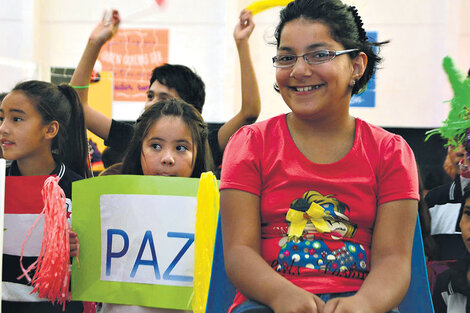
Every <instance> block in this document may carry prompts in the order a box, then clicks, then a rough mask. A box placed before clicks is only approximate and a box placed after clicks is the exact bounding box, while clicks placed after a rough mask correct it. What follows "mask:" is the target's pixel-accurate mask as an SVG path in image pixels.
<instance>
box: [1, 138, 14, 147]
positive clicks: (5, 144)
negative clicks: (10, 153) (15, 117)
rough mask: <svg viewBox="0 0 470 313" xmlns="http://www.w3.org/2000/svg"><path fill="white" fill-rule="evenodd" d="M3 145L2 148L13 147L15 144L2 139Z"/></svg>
mask: <svg viewBox="0 0 470 313" xmlns="http://www.w3.org/2000/svg"><path fill="white" fill-rule="evenodd" d="M1 143H2V146H11V145H12V144H13V142H12V141H9V140H6V139H2V140H1Z"/></svg>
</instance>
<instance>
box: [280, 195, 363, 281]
mask: <svg viewBox="0 0 470 313" xmlns="http://www.w3.org/2000/svg"><path fill="white" fill-rule="evenodd" d="M349 214H350V210H349V207H348V205H347V204H346V203H343V202H341V201H339V200H338V199H336V198H334V197H333V196H331V195H325V196H324V195H322V194H321V193H319V192H316V191H307V192H306V193H304V195H303V196H302V198H299V199H295V200H294V201H293V202H292V203H291V205H290V208H289V210H288V211H287V214H286V221H287V223H288V224H289V230H288V234H287V236H285V237H283V238H282V239H281V240H280V241H279V246H280V247H281V251H280V252H279V255H278V259H277V264H276V266H275V267H274V268H275V270H277V271H278V272H283V273H286V272H287V273H290V274H295V273H300V272H301V271H304V270H307V269H308V270H317V271H321V272H323V273H325V274H332V275H336V276H341V277H349V278H358V279H365V276H366V275H367V254H366V251H365V250H364V247H363V246H362V245H361V244H359V243H355V242H353V241H350V240H351V239H353V238H354V235H355V233H356V231H357V225H355V224H353V223H351V222H350V220H349Z"/></svg>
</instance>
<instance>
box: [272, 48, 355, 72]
mask: <svg viewBox="0 0 470 313" xmlns="http://www.w3.org/2000/svg"><path fill="white" fill-rule="evenodd" d="M356 51H359V50H358V49H348V50H338V51H335V50H318V51H312V52H307V53H305V54H303V55H295V54H281V55H276V56H275V57H273V65H274V67H280V68H286V67H292V66H294V65H295V63H296V62H297V58H299V57H301V58H303V59H304V60H305V63H307V64H310V65H314V64H321V63H325V62H328V61H331V60H333V59H334V58H335V57H337V56H338V55H342V54H348V53H351V52H356Z"/></svg>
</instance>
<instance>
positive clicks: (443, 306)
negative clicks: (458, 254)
mask: <svg viewBox="0 0 470 313" xmlns="http://www.w3.org/2000/svg"><path fill="white" fill-rule="evenodd" d="M469 265H470V256H469V255H468V254H467V256H466V257H465V258H463V259H460V260H458V261H457V262H456V263H455V264H452V265H451V266H450V268H449V269H448V270H447V271H445V272H442V273H441V274H439V275H438V276H437V279H436V284H435V285H434V290H433V293H432V302H433V305H434V311H435V312H436V313H447V312H462V313H465V312H470V301H468V300H469V297H470V286H469V285H468V281H467V272H468V269H469ZM444 298H445V300H444ZM451 299H452V300H451Z"/></svg>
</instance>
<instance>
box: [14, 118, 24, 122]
mask: <svg viewBox="0 0 470 313" xmlns="http://www.w3.org/2000/svg"><path fill="white" fill-rule="evenodd" d="M22 120H23V119H22V118H21V117H14V118H13V122H20V121H22Z"/></svg>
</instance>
